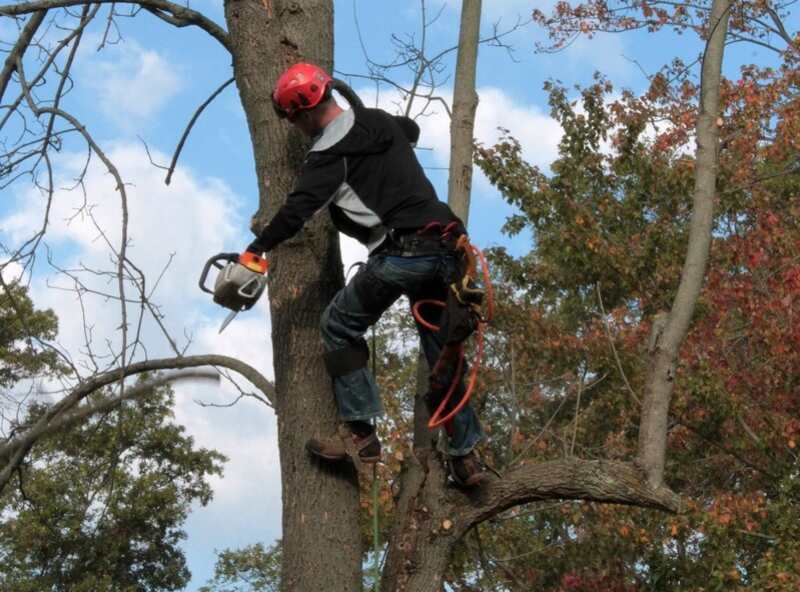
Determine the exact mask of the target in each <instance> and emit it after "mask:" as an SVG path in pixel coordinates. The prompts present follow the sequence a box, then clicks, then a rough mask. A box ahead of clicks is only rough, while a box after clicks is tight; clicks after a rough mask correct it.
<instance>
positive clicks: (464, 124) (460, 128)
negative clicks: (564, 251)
mask: <svg viewBox="0 0 800 592" xmlns="http://www.w3.org/2000/svg"><path fill="white" fill-rule="evenodd" d="M480 25H481V0H465V1H464V3H463V4H462V6H461V28H460V33H459V39H458V58H457V60H456V79H455V85H454V87H453V118H452V120H451V122H450V176H449V180H448V187H447V203H448V204H450V207H451V208H452V209H453V211H454V212H455V214H456V215H457V216H458V217H459V218H461V220H462V221H463V222H464V226H467V223H468V219H469V201H470V192H471V190H472V145H473V132H474V129H475V111H476V110H477V108H478V93H477V92H475V71H476V69H477V62H478V45H479V44H480V42H479V39H480Z"/></svg>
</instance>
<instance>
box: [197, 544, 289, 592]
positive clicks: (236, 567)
mask: <svg viewBox="0 0 800 592" xmlns="http://www.w3.org/2000/svg"><path fill="white" fill-rule="evenodd" d="M280 568H281V544H280V541H278V542H277V543H275V544H274V545H272V546H271V547H269V548H268V549H265V548H264V545H263V544H261V543H256V544H254V545H248V546H247V547H243V548H242V549H235V550H230V549H227V550H225V551H222V552H220V553H219V554H218V556H217V564H216V565H215V566H214V577H213V578H212V579H211V580H209V582H208V584H206V585H205V586H203V587H202V588H200V590H199V592H278V590H280Z"/></svg>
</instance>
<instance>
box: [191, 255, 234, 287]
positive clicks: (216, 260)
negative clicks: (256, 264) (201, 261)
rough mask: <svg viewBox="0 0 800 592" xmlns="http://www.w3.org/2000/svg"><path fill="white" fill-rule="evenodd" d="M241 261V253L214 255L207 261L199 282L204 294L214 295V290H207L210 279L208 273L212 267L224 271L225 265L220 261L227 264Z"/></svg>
mask: <svg viewBox="0 0 800 592" xmlns="http://www.w3.org/2000/svg"><path fill="white" fill-rule="evenodd" d="M238 260H239V253H220V254H219V255H214V256H213V257H212V258H211V259H209V260H208V261H206V264H205V265H204V266H203V271H202V273H201V274H200V281H199V282H197V283H198V285H199V286H200V289H201V290H202V291H203V292H206V293H208V294H213V293H214V291H213V290H209V289H208V288H206V279H207V278H208V272H209V271H211V267H212V266H214V267H216V268H217V269H222V268H223V267H225V265H224V264H222V263H220V261H225V262H226V263H230V262H232V261H238Z"/></svg>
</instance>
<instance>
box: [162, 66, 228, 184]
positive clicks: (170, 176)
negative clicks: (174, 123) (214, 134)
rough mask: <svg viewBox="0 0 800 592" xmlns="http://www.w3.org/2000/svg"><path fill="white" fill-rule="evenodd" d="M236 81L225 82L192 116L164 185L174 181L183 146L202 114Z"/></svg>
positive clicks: (176, 149)
mask: <svg viewBox="0 0 800 592" xmlns="http://www.w3.org/2000/svg"><path fill="white" fill-rule="evenodd" d="M234 80H235V78H233V77H231V78H229V79H228V80H227V81H225V82H223V83H222V84H221V85H220V86H219V87H218V88H217V90H215V91H214V92H213V93H211V96H210V97H208V98H207V99H206V100H205V101H204V102H203V104H202V105H200V106H199V107H198V108H197V110H196V111H195V112H194V115H192V118H191V119H190V120H189V124H188V125H187V126H186V129H185V130H184V131H183V135H182V136H181V139H180V141H179V142H178V146H177V148H175V154H174V155H173V156H172V162H171V163H170V165H169V169H168V171H167V178H166V179H165V180H164V183H166V184H167V185H169V183H170V181H171V180H172V173H173V172H175V166H176V165H177V164H178V158H179V157H180V155H181V150H183V145H184V144H185V143H186V138H188V137H189V133H190V132H191V131H192V127H194V124H195V122H196V121H197V118H198V117H200V114H201V113H202V112H203V111H204V110H205V108H206V107H208V106H209V104H211V101H213V100H214V99H216V98H217V96H219V94H220V93H221V92H222V91H223V90H225V88H226V87H227V86H228V85H229V84H230V83H231V82H233V81H234Z"/></svg>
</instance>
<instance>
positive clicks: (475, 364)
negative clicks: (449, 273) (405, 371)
mask: <svg viewBox="0 0 800 592" xmlns="http://www.w3.org/2000/svg"><path fill="white" fill-rule="evenodd" d="M469 248H471V249H472V252H473V253H474V254H475V255H477V257H478V259H480V262H481V272H482V275H483V284H484V286H485V287H486V316H485V317H484V318H482V319H481V320H480V321H479V322H478V330H477V337H478V350H477V352H475V358H474V359H473V360H472V367H471V368H470V373H469V379H468V381H467V388H466V390H465V391H464V394H463V395H462V397H461V400H460V401H459V402H458V405H456V406H455V407H454V408H453V409H452V410H450V412H449V413H447V415H445V416H444V417H442V414H443V413H444V412H445V408H446V407H447V403H448V402H449V401H450V397H452V396H453V393H454V392H455V390H456V388H457V387H458V384H459V382H461V370H462V369H463V367H464V346H463V344H458V362H457V364H456V372H455V374H454V375H453V381H452V382H451V383H450V388H448V389H447V394H445V396H444V398H443V399H442V401H441V403H439V406H438V407H437V408H436V411H434V413H433V415H431V418H430V419H429V420H428V427H429V428H430V429H433V428H437V427H439V426H441V425H444V426H445V428H446V429H447V430H448V432H449V431H450V425H449V424H450V422H451V420H452V419H453V418H454V417H455V416H456V414H457V413H458V412H459V411H461V410H462V409H463V408H464V406H465V405H466V404H467V403H468V402H469V399H470V397H471V396H472V392H473V391H474V390H475V385H476V384H477V382H478V369H479V368H480V365H481V360H482V359H483V330H484V326H485V325H486V323H488V322H489V321H491V320H492V318H493V317H494V290H493V289H492V283H491V280H490V279H489V266H488V265H487V264H486V258H485V257H484V256H483V253H482V252H481V250H480V249H479V248H477V247H476V246H474V245H471V244H470V245H469ZM424 305H431V306H438V307H439V308H444V307H445V306H446V305H445V303H444V302H443V301H441V300H419V301H418V302H415V303H414V306H413V307H411V313H412V314H413V315H414V319H415V320H416V321H417V322H418V323H419V324H420V325H422V326H423V327H425V328H426V329H428V330H430V331H436V332H438V331H439V330H440V329H441V327H439V326H438V325H434V324H433V323H430V322H428V321H426V320H425V318H424V317H423V316H422V313H420V311H419V308H420V307H421V306H424ZM445 347H447V346H445Z"/></svg>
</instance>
